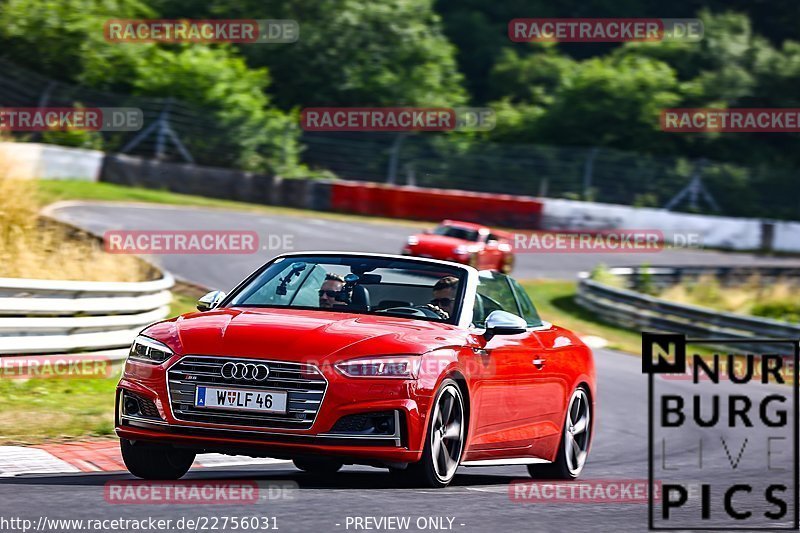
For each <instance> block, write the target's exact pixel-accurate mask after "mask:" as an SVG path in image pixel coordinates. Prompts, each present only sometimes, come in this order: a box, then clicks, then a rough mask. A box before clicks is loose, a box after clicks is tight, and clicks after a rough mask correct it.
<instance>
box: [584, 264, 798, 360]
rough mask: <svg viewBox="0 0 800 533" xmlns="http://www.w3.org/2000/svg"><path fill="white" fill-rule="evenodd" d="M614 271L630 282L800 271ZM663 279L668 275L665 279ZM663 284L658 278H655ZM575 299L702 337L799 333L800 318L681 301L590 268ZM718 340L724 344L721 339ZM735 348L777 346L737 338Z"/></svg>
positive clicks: (631, 320) (627, 321)
mask: <svg viewBox="0 0 800 533" xmlns="http://www.w3.org/2000/svg"><path fill="white" fill-rule="evenodd" d="M609 272H610V273H611V274H613V275H615V276H620V277H624V278H626V280H627V285H628V286H637V283H641V277H642V276H651V277H652V279H655V280H658V278H661V280H665V279H671V280H680V279H683V278H685V277H687V276H699V275H702V274H710V273H717V274H719V275H720V276H723V277H725V279H726V280H727V281H728V282H730V281H731V280H732V279H734V278H733V277H728V276H745V275H746V274H747V273H748V272H749V275H753V274H759V275H765V276H770V277H775V276H778V277H781V276H783V277H794V276H800V270H798V269H791V268H787V269H782V268H763V269H762V268H757V267H746V268H735V269H733V268H732V269H719V268H712V267H708V268H705V267H687V268H685V269H684V268H682V267H654V268H647V267H637V268H611V269H609ZM662 282H663V281H662ZM656 284H658V281H656ZM576 301H577V303H578V304H579V305H581V306H582V307H584V308H586V309H589V310H590V311H593V312H595V313H597V314H598V315H599V316H601V317H602V318H603V319H604V320H606V321H608V322H611V323H614V324H617V325H620V326H624V327H630V326H635V327H636V328H637V329H641V330H650V331H668V332H675V333H684V334H686V335H689V336H693V337H697V338H713V339H723V340H724V339H730V340H738V341H741V340H744V341H746V340H747V339H753V338H784V339H786V338H790V339H800V324H790V323H787V322H781V321H779V320H772V319H768V318H758V317H750V316H744V315H737V314H734V313H726V312H722V311H716V310H713V309H708V308H705V307H700V306H696V305H687V304H678V303H674V302H669V301H667V300H663V299H661V298H656V297H654V296H650V295H647V294H643V293H640V292H636V291H634V290H630V289H621V288H617V287H611V286H609V285H605V284H603V283H599V282H597V281H594V280H592V279H589V274H588V273H587V272H582V273H581V274H580V282H579V284H578V294H577V297H576ZM718 345H719V346H725V343H724V342H720V343H719V344H718ZM735 346H736V348H737V349H738V350H741V349H742V348H744V349H747V350H753V351H756V352H761V353H766V352H770V351H774V350H775V346H774V345H772V346H771V347H770V346H769V345H763V344H761V345H759V344H758V343H742V344H740V343H736V345H735Z"/></svg>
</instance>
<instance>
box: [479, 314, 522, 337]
mask: <svg viewBox="0 0 800 533" xmlns="http://www.w3.org/2000/svg"><path fill="white" fill-rule="evenodd" d="M527 330H528V323H527V322H525V319H523V318H520V317H518V316H517V315H515V314H513V313H509V312H508V311H500V310H499V309H498V310H497V311H492V312H491V313H489V316H487V317H486V332H485V333H484V334H483V337H484V338H485V339H486V342H489V341H490V340H492V337H494V336H495V335H519V334H520V333H525V332H526V331H527Z"/></svg>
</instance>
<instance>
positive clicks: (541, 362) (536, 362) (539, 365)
mask: <svg viewBox="0 0 800 533" xmlns="http://www.w3.org/2000/svg"><path fill="white" fill-rule="evenodd" d="M533 366H535V367H536V368H537V369H539V370H541V369H542V367H544V359H534V360H533Z"/></svg>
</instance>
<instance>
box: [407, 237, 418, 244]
mask: <svg viewBox="0 0 800 533" xmlns="http://www.w3.org/2000/svg"><path fill="white" fill-rule="evenodd" d="M406 244H408V245H409V246H416V245H418V244H419V239H418V238H416V237H415V236H413V235H412V236H411V237H409V238H408V240H407V241H406Z"/></svg>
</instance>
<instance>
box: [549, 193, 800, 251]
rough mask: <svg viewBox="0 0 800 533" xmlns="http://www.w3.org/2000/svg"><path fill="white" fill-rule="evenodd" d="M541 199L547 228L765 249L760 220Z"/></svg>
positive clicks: (799, 241)
mask: <svg viewBox="0 0 800 533" xmlns="http://www.w3.org/2000/svg"><path fill="white" fill-rule="evenodd" d="M540 200H541V201H542V202H543V203H544V209H543V212H542V223H543V225H544V227H545V228H546V229H555V230H558V229H562V230H567V229H570V230H604V229H625V230H659V231H661V232H663V233H664V235H665V237H667V238H669V237H670V236H672V235H675V234H698V235H699V236H700V243H701V245H702V246H706V247H712V248H726V249H731V250H755V249H759V248H761V246H762V235H761V231H762V227H761V226H762V222H761V221H760V220H756V219H747V218H733V217H718V216H709V215H693V214H689V213H676V212H673V211H667V210H664V209H656V208H651V207H631V206H627V205H616V204H598V203H592V202H579V201H575V200H562V199H555V198H541V199H540ZM798 227H800V224H798ZM797 240H798V242H797V247H796V248H795V250H800V238H799V239H797Z"/></svg>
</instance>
